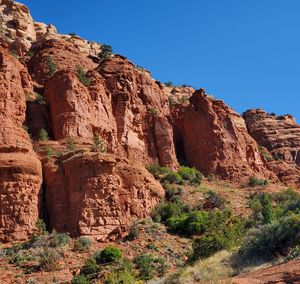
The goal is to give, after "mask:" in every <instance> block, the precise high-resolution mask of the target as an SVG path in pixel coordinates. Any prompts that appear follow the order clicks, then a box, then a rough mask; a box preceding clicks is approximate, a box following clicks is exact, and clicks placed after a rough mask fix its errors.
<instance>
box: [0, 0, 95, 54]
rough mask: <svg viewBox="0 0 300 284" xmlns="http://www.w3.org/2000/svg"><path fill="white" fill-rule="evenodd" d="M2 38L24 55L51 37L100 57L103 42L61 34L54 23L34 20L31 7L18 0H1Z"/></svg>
mask: <svg viewBox="0 0 300 284" xmlns="http://www.w3.org/2000/svg"><path fill="white" fill-rule="evenodd" d="M0 23H1V32H0V35H1V38H2V40H5V41H6V42H8V43H9V46H10V49H11V50H15V51H16V52H17V54H19V55H22V54H24V53H25V52H27V51H29V50H30V49H31V48H36V47H39V46H40V45H41V44H43V43H44V42H45V41H47V40H50V39H57V40H64V41H66V42H69V43H71V44H72V45H73V46H74V47H76V48H77V49H78V50H79V51H80V52H81V53H82V54H84V55H86V56H90V57H93V58H95V59H97V58H98V55H99V53H100V52H101V44H98V43H96V42H92V41H88V40H85V39H82V38H81V37H80V36H77V35H62V34H59V33H58V32H57V30H56V28H55V27H54V26H53V25H46V24H44V23H39V22H34V21H33V19H32V17H31V15H30V11H29V9H28V8H27V7H26V6H25V5H23V4H21V3H18V2H16V1H12V0H1V1H0Z"/></svg>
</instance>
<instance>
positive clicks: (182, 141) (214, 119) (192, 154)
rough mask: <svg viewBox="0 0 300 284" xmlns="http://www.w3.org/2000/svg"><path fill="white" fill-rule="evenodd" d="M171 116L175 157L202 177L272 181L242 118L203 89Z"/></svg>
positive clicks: (271, 176) (270, 174) (272, 176)
mask: <svg viewBox="0 0 300 284" xmlns="http://www.w3.org/2000/svg"><path fill="white" fill-rule="evenodd" d="M173 115H174V122H175V127H176V129H177V131H176V135H177V137H176V138H175V139H176V143H177V149H178V151H179V152H180V153H179V155H181V157H182V158H183V159H186V161H187V162H188V163H189V164H190V165H192V166H195V167H196V168H198V169H199V170H200V171H201V172H203V173H204V174H210V173H214V174H216V175H219V176H221V177H223V178H227V179H235V180H236V179H239V178H241V177H249V176H252V175H254V176H260V177H267V178H274V175H273V174H272V173H271V172H270V171H268V170H267V169H266V167H265V165H266V161H265V159H264V158H263V157H262V155H261V154H260V153H259V151H258V146H257V144H256V142H255V141H254V139H253V138H251V137H250V135H249V134H248V132H247V128H246V125H245V122H244V120H243V118H242V117H241V116H240V115H239V114H238V113H236V112H235V111H233V110H232V109H231V108H229V107H228V106H226V105H225V104H224V103H223V102H222V101H220V100H216V99H213V98H211V97H209V96H207V95H206V94H205V92H204V90H203V89H200V90H198V91H196V92H195V93H194V94H193V96H192V97H191V98H190V104H189V105H188V106H187V107H185V108H179V110H178V109H174V111H173Z"/></svg>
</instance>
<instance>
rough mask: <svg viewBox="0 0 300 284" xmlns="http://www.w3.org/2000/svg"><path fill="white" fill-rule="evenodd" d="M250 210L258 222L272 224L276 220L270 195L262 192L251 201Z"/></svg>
mask: <svg viewBox="0 0 300 284" xmlns="http://www.w3.org/2000/svg"><path fill="white" fill-rule="evenodd" d="M250 208H251V209H252V212H253V218H254V220H255V221H256V222H259V221H261V222H263V223H264V224H267V223H270V222H271V221H272V220H273V219H274V218H275V211H274V208H273V206H272V199H271V196H270V194H268V193H266V192H262V193H260V194H258V195H256V196H255V197H254V198H252V199H251V200H250Z"/></svg>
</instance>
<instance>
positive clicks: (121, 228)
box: [44, 152, 164, 241]
mask: <svg viewBox="0 0 300 284" xmlns="http://www.w3.org/2000/svg"><path fill="white" fill-rule="evenodd" d="M44 172H45V183H46V188H47V191H46V210H47V216H48V218H49V224H50V227H51V228H54V229H55V230H57V231H61V232H66V231H67V232H70V233H71V234H72V235H75V236H76V235H87V236H92V237H95V238H96V239H97V240H101V241H104V240H114V239H116V238H117V237H122V236H124V234H125V233H126V232H127V231H128V227H129V226H130V224H131V222H132V221H133V220H134V218H144V217H147V216H148V215H149V213H150V212H151V209H152V208H153V206H154V205H155V204H156V203H157V202H158V201H159V200H160V198H161V197H163V195H164V190H163V188H162V186H161V185H160V183H159V182H158V181H156V180H155V179H154V178H153V176H152V175H151V174H150V173H149V172H148V171H147V170H146V169H144V168H140V167H137V166H135V165H133V164H131V163H130V162H129V161H128V160H126V159H120V158H116V157H115V156H112V155H109V154H100V153H98V154H97V153H80V152H79V153H78V154H75V155H74V156H70V155H66V156H63V157H61V158H60V159H59V161H58V163H57V164H53V163H46V164H45V165H44Z"/></svg>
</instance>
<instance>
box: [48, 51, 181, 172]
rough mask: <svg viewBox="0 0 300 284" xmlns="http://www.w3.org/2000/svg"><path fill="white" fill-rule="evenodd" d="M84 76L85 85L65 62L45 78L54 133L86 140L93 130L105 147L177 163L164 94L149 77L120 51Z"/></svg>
mask: <svg viewBox="0 0 300 284" xmlns="http://www.w3.org/2000/svg"><path fill="white" fill-rule="evenodd" d="M52 54H53V53H52ZM69 60H71V59H69ZM74 62H75V59H74ZM77 62H78V60H77ZM87 76H88V77H89V78H90V79H91V83H90V84H89V85H88V86H86V85H84V84H82V83H81V82H80V80H79V79H78V77H77V76H76V72H74V70H72V69H71V68H69V69H67V70H66V69H64V70H61V71H58V72H56V74H55V75H54V76H53V78H51V80H49V82H48V83H47V84H46V86H45V92H44V97H45V99H46V100H47V101H48V102H49V105H50V112H51V122H52V132H53V136H54V139H63V138H66V137H68V136H71V137H80V138H85V139H87V140H90V141H91V139H92V138H93V136H94V135H99V136H100V137H101V138H102V139H103V140H105V141H106V144H107V145H108V150H109V152H111V153H115V154H118V155H119V156H121V157H124V158H128V159H130V160H135V161H137V162H138V163H140V164H144V165H147V164H149V163H153V162H155V161H156V162H159V163H160V164H161V165H163V166H169V167H170V168H177V166H178V163H177V159H176V155H175V148H174V144H173V130H172V125H171V124H170V123H169V120H170V117H169V116H170V115H169V107H168V97H167V96H166V95H165V93H164V92H163V91H162V90H161V89H160V87H159V86H158V85H157V84H156V83H155V81H154V80H153V79H152V78H151V77H150V76H149V75H148V74H147V73H145V72H142V71H139V70H138V69H136V68H135V66H134V65H133V64H132V63H131V62H129V61H128V60H126V59H125V58H123V57H121V56H115V57H113V58H111V59H109V60H106V61H105V62H104V63H103V64H102V65H101V67H99V68H98V72H96V71H92V70H91V71H89V72H88V73H87Z"/></svg>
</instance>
